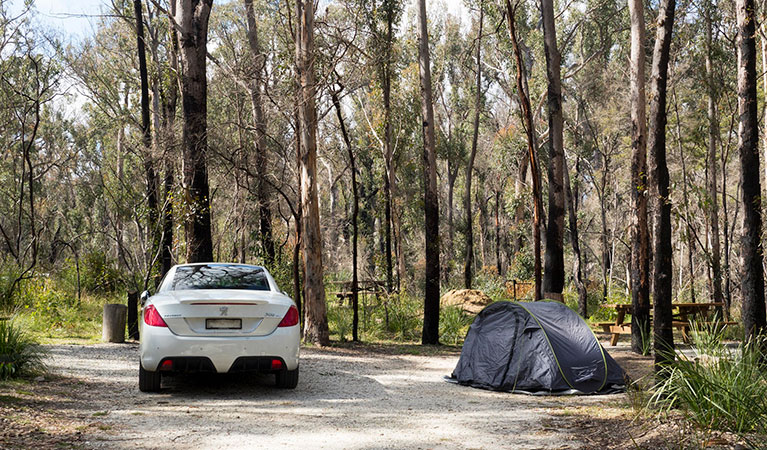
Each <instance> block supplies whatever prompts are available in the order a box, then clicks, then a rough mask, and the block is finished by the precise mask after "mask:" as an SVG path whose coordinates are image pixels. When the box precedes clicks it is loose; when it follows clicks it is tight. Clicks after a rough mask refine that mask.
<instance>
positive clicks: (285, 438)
mask: <svg viewBox="0 0 767 450" xmlns="http://www.w3.org/2000/svg"><path fill="white" fill-rule="evenodd" d="M49 350H50V355H51V357H50V361H49V365H50V368H51V369H52V370H53V372H54V373H57V374H60V375H62V376H63V377H64V378H65V379H68V380H70V383H69V384H68V385H69V386H73V387H72V388H70V389H71V390H72V392H70V394H71V396H72V397H73V398H75V399H76V401H73V402H67V403H65V404H60V405H57V406H56V409H57V413H58V414H69V415H71V416H74V417H79V418H82V419H85V420H86V421H87V422H90V424H89V426H87V427H81V430H82V433H83V434H82V436H81V437H80V438H79V442H80V443H81V444H82V445H83V446H84V447H86V448H110V449H113V448H158V449H163V448H192V447H194V448H202V449H205V448H211V449H212V448H216V449H218V448H283V447H293V448H334V449H335V448H360V449H368V448H369V449H374V448H376V449H377V448H515V449H519V448H587V447H590V445H589V444H588V443H587V442H588V441H582V440H579V439H580V438H576V435H581V434H582V433H579V432H578V430H576V429H575V428H576V425H575V423H576V420H575V419H574V418H571V417H569V416H568V415H567V414H553V413H554V412H556V411H560V410H563V409H567V408H568V407H569V406H572V405H578V406H579V407H583V406H584V405H587V406H588V405H591V407H596V408H599V407H600V405H605V404H607V403H610V402H615V401H616V400H617V399H618V398H622V396H591V397H568V398H559V397H529V396H524V395H513V394H507V393H498V392H489V391H483V390H478V389H472V388H468V387H463V386H458V385H454V384H450V383H446V382H444V381H443V379H442V377H443V376H445V375H448V374H450V373H451V372H452V369H453V367H454V366H455V363H456V362H457V360H458V353H456V352H455V351H439V352H437V353H438V354H436V355H410V354H402V353H397V354H392V352H391V350H390V349H389V350H388V351H381V350H380V349H377V348H375V347H369V346H364V347H363V346H360V347H351V348H323V349H317V348H305V349H302V353H301V376H300V381H299V384H298V387H297V388H296V389H295V390H279V389H276V388H274V387H272V384H273V382H274V381H273V377H270V376H247V375H237V376H228V375H207V376H186V377H166V378H165V379H164V380H163V390H162V392H161V393H159V394H144V393H141V392H139V391H138V387H137V382H138V346H137V345H136V344H100V345H88V346H80V345H57V346H51V347H50V349H49ZM94 420H95V421H96V422H95V424H94ZM78 433H79V432H78Z"/></svg>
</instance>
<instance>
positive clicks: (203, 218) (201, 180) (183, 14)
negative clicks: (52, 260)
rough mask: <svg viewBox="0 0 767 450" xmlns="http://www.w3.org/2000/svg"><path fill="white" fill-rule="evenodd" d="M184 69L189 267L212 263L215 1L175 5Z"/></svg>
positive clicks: (195, 0) (187, 0)
mask: <svg viewBox="0 0 767 450" xmlns="http://www.w3.org/2000/svg"><path fill="white" fill-rule="evenodd" d="M174 1H175V2H176V15H175V17H174V20H175V25H176V26H177V29H178V31H177V36H178V43H179V63H180V69H181V98H182V112H183V115H182V118H183V135H182V151H183V159H184V178H183V180H184V181H183V187H184V197H185V202H184V206H185V208H186V213H185V231H186V259H187V262H205V261H213V237H212V232H211V218H210V216H211V212H210V188H209V184H208V161H207V157H208V133H207V129H208V105H207V97H208V80H207V75H206V73H207V70H206V62H207V53H208V45H207V42H208V19H209V18H210V10H211V7H212V6H213V0H174Z"/></svg>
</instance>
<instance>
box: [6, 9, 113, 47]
mask: <svg viewBox="0 0 767 450" xmlns="http://www.w3.org/2000/svg"><path fill="white" fill-rule="evenodd" d="M108 1H109V0H35V1H34V8H35V10H37V20H38V21H40V22H41V23H42V24H44V25H46V26H47V27H50V28H53V29H54V30H57V31H59V32H60V33H61V34H62V37H64V39H65V41H68V40H70V39H71V40H73V41H80V40H82V39H83V38H84V37H87V36H92V35H93V34H94V33H95V24H96V23H98V16H99V14H101V12H102V10H106V9H107V5H108ZM23 7H24V1H23V0H11V1H10V2H9V11H10V12H11V13H18V12H19V11H21V9H22V8H23Z"/></svg>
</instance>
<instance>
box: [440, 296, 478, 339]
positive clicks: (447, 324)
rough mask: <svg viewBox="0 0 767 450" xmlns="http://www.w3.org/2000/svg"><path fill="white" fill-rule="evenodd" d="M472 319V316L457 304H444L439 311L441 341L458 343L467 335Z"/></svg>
mask: <svg viewBox="0 0 767 450" xmlns="http://www.w3.org/2000/svg"><path fill="white" fill-rule="evenodd" d="M472 320H473V317H472V316H469V315H468V314H466V313H465V312H464V311H463V310H462V309H461V308H459V307H457V306H443V307H442V308H440V311H439V341H440V342H441V343H443V344H450V345H458V343H459V342H461V341H463V338H465V337H466V332H467V331H468V329H469V326H470V325H471V322H472Z"/></svg>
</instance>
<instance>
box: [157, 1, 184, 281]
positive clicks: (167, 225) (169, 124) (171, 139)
mask: <svg viewBox="0 0 767 450" xmlns="http://www.w3.org/2000/svg"><path fill="white" fill-rule="evenodd" d="M170 8H171V10H170V13H169V17H168V23H169V25H170V27H169V28H170V34H171V42H170V45H169V46H168V65H169V66H170V72H171V82H170V83H169V84H168V89H167V94H166V97H165V99H164V101H163V127H162V128H163V133H164V139H163V144H164V146H165V158H164V160H165V177H164V180H163V193H164V196H163V211H162V215H163V224H162V229H163V232H162V251H161V252H160V260H161V261H162V276H164V275H165V274H166V273H167V272H168V271H169V270H170V268H171V267H172V266H173V184H174V182H175V178H176V170H175V166H176V164H175V161H176V105H177V103H178V91H179V81H180V80H179V78H178V36H177V34H176V28H175V26H174V23H173V16H175V14H176V4H175V3H174V2H171V5H170Z"/></svg>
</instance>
